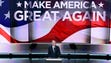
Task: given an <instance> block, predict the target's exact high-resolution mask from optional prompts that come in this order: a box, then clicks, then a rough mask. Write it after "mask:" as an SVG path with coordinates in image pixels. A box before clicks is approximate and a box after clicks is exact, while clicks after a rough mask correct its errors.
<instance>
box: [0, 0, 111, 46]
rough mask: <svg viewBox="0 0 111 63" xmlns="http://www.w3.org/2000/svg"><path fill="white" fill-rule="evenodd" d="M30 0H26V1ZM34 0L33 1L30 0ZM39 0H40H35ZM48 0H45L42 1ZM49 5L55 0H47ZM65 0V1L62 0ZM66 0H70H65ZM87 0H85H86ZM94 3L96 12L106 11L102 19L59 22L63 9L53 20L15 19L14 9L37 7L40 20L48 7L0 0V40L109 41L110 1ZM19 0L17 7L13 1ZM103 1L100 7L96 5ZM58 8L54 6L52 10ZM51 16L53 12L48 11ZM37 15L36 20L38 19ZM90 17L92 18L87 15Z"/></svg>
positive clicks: (27, 41)
mask: <svg viewBox="0 0 111 63" xmlns="http://www.w3.org/2000/svg"><path fill="white" fill-rule="evenodd" d="M26 1H30V0H26ZM31 1H34V0H31ZM37 1H38V0H37ZM39 1H43V0H39ZM46 1H49V0H46ZM50 1H52V3H51V4H52V6H53V3H55V1H60V0H50ZM63 1H65V0H63ZM68 1H70V0H68ZM72 1H85V0H72ZM87 1H88V0H87ZM93 1H94V2H95V4H96V7H97V10H99V11H100V12H103V11H106V12H107V13H106V18H107V19H106V21H102V19H101V18H99V21H89V20H84V21H74V20H73V21H69V20H67V19H66V20H65V21H62V18H63V16H64V12H65V11H66V10H67V9H61V10H59V11H60V12H61V13H59V15H57V19H56V20H55V21H47V20H46V21H42V20H41V21H34V20H27V21H24V20H22V21H17V20H15V19H14V17H13V15H14V12H15V11H17V10H30V11H33V10H40V11H41V12H42V13H41V16H40V18H41V19H42V17H43V15H44V13H45V12H46V11H47V10H48V11H52V9H43V8H41V9H30V8H27V9H24V5H23V3H24V1H22V0H0V43H32V42H36V43H50V42H51V41H52V40H55V41H56V42H60V43H62V42H65V43H90V44H109V43H110V41H111V37H110V36H111V33H110V29H111V28H110V27H111V25H110V17H109V16H110V8H109V7H111V5H110V3H111V2H110V1H108V0H93ZM19 2H21V3H22V5H21V7H19V6H17V3H19ZM101 2H102V3H103V4H104V6H103V7H99V5H98V4H100V3H101ZM55 10H58V9H55ZM77 10H78V11H79V10H80V9H76V10H75V9H68V11H69V12H70V15H71V16H72V13H73V12H74V11H77ZM81 11H83V12H82V15H84V11H94V9H89V10H87V9H82V10H81ZM51 17H53V15H52V14H51ZM40 18H38V19H40ZM91 18H92V17H91Z"/></svg>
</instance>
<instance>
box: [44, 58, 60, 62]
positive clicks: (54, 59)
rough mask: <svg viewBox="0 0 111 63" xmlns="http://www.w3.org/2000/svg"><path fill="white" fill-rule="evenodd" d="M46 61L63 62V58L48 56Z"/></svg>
mask: <svg viewBox="0 0 111 63" xmlns="http://www.w3.org/2000/svg"><path fill="white" fill-rule="evenodd" d="M45 62H46V63H62V59H61V58H47V59H46V61H45Z"/></svg>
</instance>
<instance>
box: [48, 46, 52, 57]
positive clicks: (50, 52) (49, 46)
mask: <svg viewBox="0 0 111 63" xmlns="http://www.w3.org/2000/svg"><path fill="white" fill-rule="evenodd" d="M50 53H51V52H50V46H49V47H48V57H50Z"/></svg>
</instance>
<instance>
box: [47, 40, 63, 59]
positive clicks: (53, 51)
mask: <svg viewBox="0 0 111 63" xmlns="http://www.w3.org/2000/svg"><path fill="white" fill-rule="evenodd" d="M60 54H61V53H60V48H59V47H58V46H57V45H56V42H55V41H52V45H51V46H49V48H48V57H50V58H57V57H59V56H60Z"/></svg>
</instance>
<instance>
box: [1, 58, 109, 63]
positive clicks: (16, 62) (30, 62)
mask: <svg viewBox="0 0 111 63" xmlns="http://www.w3.org/2000/svg"><path fill="white" fill-rule="evenodd" d="M0 63H46V60H45V59H44V58H41V59H40V58H36V59H25V58H24V59H23V58H22V59H17V58H15V59H8V58H7V59H0ZM61 63H111V60H101V59H89V60H88V59H70V60H68V59H62V61H61Z"/></svg>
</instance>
